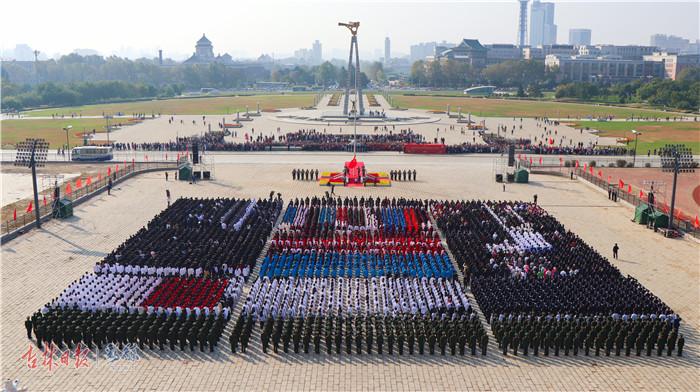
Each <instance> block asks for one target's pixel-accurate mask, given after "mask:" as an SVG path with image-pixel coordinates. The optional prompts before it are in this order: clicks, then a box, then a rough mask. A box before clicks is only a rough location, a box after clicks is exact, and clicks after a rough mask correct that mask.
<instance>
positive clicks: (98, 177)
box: [97, 172, 102, 181]
mask: <svg viewBox="0 0 700 392" xmlns="http://www.w3.org/2000/svg"><path fill="white" fill-rule="evenodd" d="M97 181H102V172H97Z"/></svg>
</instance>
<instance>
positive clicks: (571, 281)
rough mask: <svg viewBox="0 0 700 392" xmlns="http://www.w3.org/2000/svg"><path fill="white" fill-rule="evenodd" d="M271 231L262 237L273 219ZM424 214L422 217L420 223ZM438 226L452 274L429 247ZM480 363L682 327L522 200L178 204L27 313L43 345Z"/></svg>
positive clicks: (664, 341) (655, 347)
mask: <svg viewBox="0 0 700 392" xmlns="http://www.w3.org/2000/svg"><path fill="white" fill-rule="evenodd" d="M280 214H282V216H281V223H280V224H279V226H278V227H277V228H276V229H275V230H274V232H272V230H273V225H274V223H275V221H276V220H277V218H278V216H279V215H280ZM431 218H434V219H435V221H436V223H437V228H435V227H433V223H432V220H431ZM438 229H440V230H441V231H442V232H443V233H444V234H445V237H446V240H447V244H448V246H449V247H450V250H451V251H452V254H453V255H454V258H455V260H454V262H455V263H456V264H457V266H458V267H459V268H460V269H461V270H462V271H463V274H464V284H462V283H461V282H460V281H459V280H458V278H457V273H456V270H455V268H454V267H453V260H452V259H451V257H450V256H449V255H448V253H447V251H446V249H444V248H443V245H442V243H441V241H440V237H439V234H438V231H437V230H438ZM271 232H272V236H271V238H270V242H269V248H268V250H267V253H266V254H265V255H264V258H263V261H262V263H261V265H260V269H259V273H258V276H257V279H256V280H255V281H254V282H253V283H252V286H251V288H250V291H249V292H248V294H247V295H246V297H245V300H244V301H243V303H242V306H241V312H240V315H239V316H238V317H237V319H236V323H235V325H234V327H233V329H232V333H231V335H230V337H229V344H230V345H231V350H232V351H233V352H236V351H237V350H240V351H242V352H246V350H247V348H248V346H249V344H250V341H251V339H255V338H257V337H259V338H260V341H261V346H262V349H263V351H264V352H266V353H267V352H269V350H272V351H273V352H275V353H278V352H279V351H282V352H284V353H288V352H290V351H293V352H295V353H299V352H304V353H310V352H311V351H313V352H315V353H317V354H318V353H320V352H321V351H324V352H326V353H328V354H332V353H335V354H341V353H346V354H352V353H355V354H362V353H367V354H370V353H373V352H376V353H379V354H383V353H388V354H390V355H391V354H394V353H398V354H399V355H404V354H406V353H408V354H409V355H413V354H416V353H417V354H425V353H429V354H431V355H434V354H438V353H439V354H440V355H448V354H449V355H466V354H469V353H470V354H471V355H476V354H477V351H480V352H481V354H482V355H486V350H487V347H488V339H489V337H488V336H487V334H486V332H485V330H484V328H483V326H482V324H481V323H480V321H479V318H478V317H477V315H476V313H475V311H474V309H473V308H472V306H471V304H470V301H469V299H468V297H467V290H466V289H465V287H470V288H471V291H472V293H473V294H474V296H475V297H476V299H477V301H478V302H479V305H480V308H481V310H482V312H483V314H484V315H485V317H486V319H487V320H488V322H489V323H490V325H491V328H492V330H493V333H494V337H495V338H496V342H497V344H498V347H499V349H500V350H501V351H502V352H503V354H504V355H508V354H510V353H512V355H535V356H537V355H540V354H541V355H545V356H549V355H553V356H560V355H563V356H568V355H579V354H580V355H596V356H597V355H606V356H610V355H616V356H621V355H626V356H630V355H636V356H639V355H642V354H643V353H644V354H645V355H647V356H649V355H652V354H653V353H656V355H659V356H660V355H664V354H665V355H668V356H670V355H672V354H673V353H674V352H675V353H676V355H678V356H681V355H682V352H683V347H684V344H685V339H684V337H683V335H682V334H680V331H679V326H680V322H681V319H680V317H679V316H678V315H677V314H675V313H674V312H673V311H672V310H671V309H670V308H669V307H668V306H667V305H666V304H665V303H664V302H663V301H661V300H660V299H659V298H658V297H656V296H655V295H654V294H652V293H651V292H650V291H649V290H647V289H646V288H645V287H644V286H642V285H641V284H640V283H639V282H638V281H637V280H636V279H634V278H632V277H630V276H624V275H623V274H622V273H620V271H619V270H618V269H617V268H616V267H615V266H613V265H612V264H611V263H609V262H608V260H606V259H605V258H604V257H603V256H601V255H600V254H599V253H597V252H596V251H595V250H594V249H593V248H591V247H590V246H588V245H587V244H586V243H584V242H583V241H582V240H581V239H580V238H579V237H578V236H576V235H575V234H574V233H572V232H570V231H568V230H566V229H565V228H564V227H563V226H562V225H561V224H560V223H559V222H558V221H557V220H556V219H554V218H553V217H552V216H550V215H548V214H547V213H546V212H545V211H544V210H543V209H542V208H540V207H539V206H538V205H536V204H534V203H523V202H484V201H478V200H472V201H442V202H441V201H422V200H407V199H403V198H401V199H388V198H384V199H381V198H371V197H369V198H365V197H360V198H357V197H354V198H348V197H346V198H340V197H338V198H334V197H328V196H327V197H324V198H318V197H312V198H308V197H307V198H305V199H294V200H291V201H290V202H289V203H288V205H287V207H286V209H285V210H284V212H282V200H281V198H280V196H279V194H278V196H277V198H276V199H275V198H274V193H271V195H270V197H269V198H267V199H259V200H258V199H250V200H241V199H223V198H218V199H179V200H177V201H176V202H175V203H173V204H172V205H171V206H170V207H169V208H168V209H166V210H164V211H163V212H162V213H161V214H159V215H157V216H156V217H155V218H154V219H153V220H151V221H150V222H149V223H148V224H147V226H146V227H144V228H143V229H141V230H140V231H138V232H137V233H136V234H135V235H133V236H131V237H130V238H129V239H127V240H126V241H125V242H124V243H123V244H122V245H120V246H119V247H117V249H115V250H114V251H113V252H111V253H110V254H109V255H107V256H106V257H105V258H104V260H102V261H101V262H99V263H98V264H97V265H96V266H95V268H94V272H90V273H87V274H85V275H83V276H82V277H81V278H79V279H77V280H76V281H74V282H73V283H71V284H70V285H69V286H68V287H67V288H66V289H65V290H64V291H63V292H62V293H61V294H60V295H58V296H57V297H56V298H54V299H53V300H52V301H50V302H48V303H47V304H46V305H44V306H43V307H42V308H41V309H40V310H39V311H37V312H36V313H34V314H33V315H31V316H30V317H27V320H26V321H25V327H26V328H27V337H28V338H30V339H31V338H33V337H34V338H36V341H37V345H38V346H39V348H40V349H43V347H44V346H47V345H56V347H58V348H62V347H64V346H66V347H69V348H71V347H72V346H73V345H76V344H78V343H83V344H85V345H86V346H88V347H91V348H92V347H97V348H102V346H103V345H105V344H108V343H113V344H116V345H119V346H123V345H124V344H126V343H134V344H138V345H139V346H140V347H141V348H144V347H146V346H148V347H150V348H151V349H152V348H154V347H155V346H158V347H159V348H160V349H161V350H163V349H165V346H169V347H170V349H171V350H175V347H176V346H179V347H180V350H184V349H186V347H188V346H189V347H190V350H194V349H195V348H196V347H199V349H200V350H201V351H205V349H207V348H208V349H209V351H213V350H214V348H215V347H216V345H217V343H218V341H219V339H220V337H221V335H222V333H223V331H224V328H225V326H226V323H227V321H228V320H229V318H230V317H231V312H232V309H233V308H234V306H235V305H236V304H237V303H238V302H239V301H240V297H241V295H242V292H243V285H244V284H245V282H246V281H247V278H248V276H249V275H250V272H251V269H252V268H253V267H254V266H255V263H256V259H257V257H258V255H259V254H260V253H261V252H262V250H263V247H264V245H265V242H266V240H267V238H268V236H270V233H271Z"/></svg>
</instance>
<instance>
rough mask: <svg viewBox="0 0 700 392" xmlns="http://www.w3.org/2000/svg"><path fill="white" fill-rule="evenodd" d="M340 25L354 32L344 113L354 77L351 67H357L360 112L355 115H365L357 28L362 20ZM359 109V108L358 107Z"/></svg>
mask: <svg viewBox="0 0 700 392" xmlns="http://www.w3.org/2000/svg"><path fill="white" fill-rule="evenodd" d="M338 26H344V27H347V28H348V30H350V33H352V38H350V57H349V58H348V78H347V82H346V83H345V99H344V100H343V114H345V115H348V114H349V112H348V101H349V99H350V82H351V80H352V78H351V77H350V76H351V74H350V68H351V67H352V68H354V69H355V97H356V100H357V103H358V105H359V108H360V112H359V113H357V112H354V113H353V116H354V117H357V116H358V114H359V115H364V114H365V105H364V102H363V101H362V87H361V86H360V82H359V80H360V54H359V51H358V49H357V29H358V28H359V27H360V22H348V23H343V22H340V23H338ZM353 49H354V51H355V66H354V67H353V66H352V52H353ZM356 110H357V109H356Z"/></svg>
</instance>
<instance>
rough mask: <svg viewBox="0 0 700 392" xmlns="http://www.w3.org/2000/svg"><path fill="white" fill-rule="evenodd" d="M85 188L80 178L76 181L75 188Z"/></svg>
mask: <svg viewBox="0 0 700 392" xmlns="http://www.w3.org/2000/svg"><path fill="white" fill-rule="evenodd" d="M82 186H83V181H82V180H81V179H80V177H78V179H77V180H76V181H75V188H76V189H78V188H81V187H82Z"/></svg>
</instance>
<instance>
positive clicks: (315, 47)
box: [311, 40, 323, 64]
mask: <svg viewBox="0 0 700 392" xmlns="http://www.w3.org/2000/svg"><path fill="white" fill-rule="evenodd" d="M311 61H312V62H313V63H314V64H321V63H322V62H323V53H322V49H321V43H320V42H319V41H318V40H316V41H314V43H313V44H312V45H311Z"/></svg>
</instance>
